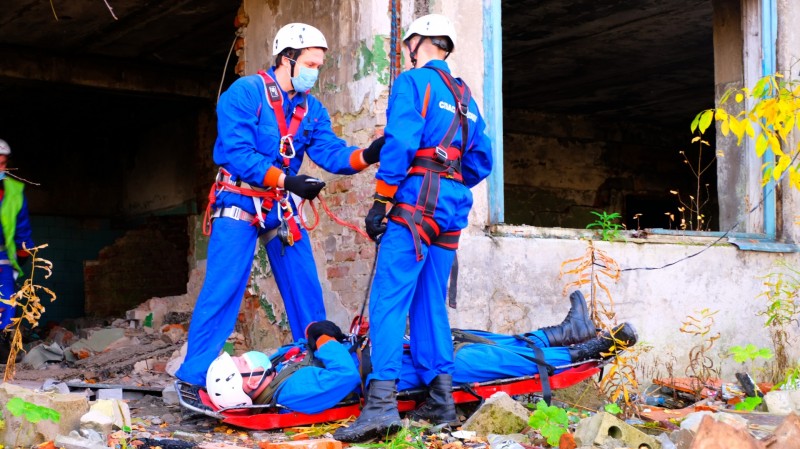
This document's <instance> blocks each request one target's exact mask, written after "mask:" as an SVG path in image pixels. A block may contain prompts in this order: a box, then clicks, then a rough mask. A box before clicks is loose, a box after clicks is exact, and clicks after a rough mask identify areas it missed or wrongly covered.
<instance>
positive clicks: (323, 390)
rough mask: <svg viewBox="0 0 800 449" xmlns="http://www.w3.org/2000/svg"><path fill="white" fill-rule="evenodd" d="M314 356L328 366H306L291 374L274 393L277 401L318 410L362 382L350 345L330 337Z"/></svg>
mask: <svg viewBox="0 0 800 449" xmlns="http://www.w3.org/2000/svg"><path fill="white" fill-rule="evenodd" d="M314 357H316V358H317V360H319V361H321V362H322V363H323V364H324V365H325V367H324V368H321V367H317V366H306V367H304V368H301V369H299V370H297V372H295V373H293V374H292V375H290V376H289V377H288V378H287V379H286V381H285V382H284V383H283V385H281V386H280V388H279V389H278V391H277V392H276V393H275V395H276V398H277V403H278V404H280V405H283V406H285V407H288V408H290V409H291V410H294V411H297V412H300V413H319V412H322V411H324V410H327V409H329V408H331V407H333V406H335V405H336V404H337V403H338V402H339V401H341V400H342V399H344V398H345V397H346V396H347V395H348V394H350V393H351V392H353V391H354V390H355V389H356V387H358V386H359V385H360V383H361V375H360V374H359V372H358V368H356V363H355V361H354V359H353V356H352V355H351V353H350V351H349V350H348V347H346V346H344V345H342V344H340V343H338V342H336V341H331V342H328V343H325V344H324V345H322V346H321V347H320V348H319V349H317V351H316V352H314ZM280 367H281V365H278V367H277V368H280Z"/></svg>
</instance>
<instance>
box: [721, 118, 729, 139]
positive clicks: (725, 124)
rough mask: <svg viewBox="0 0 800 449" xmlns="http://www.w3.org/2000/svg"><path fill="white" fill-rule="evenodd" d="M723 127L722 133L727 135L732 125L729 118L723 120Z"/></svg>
mask: <svg viewBox="0 0 800 449" xmlns="http://www.w3.org/2000/svg"><path fill="white" fill-rule="evenodd" d="M721 128H722V135H723V136H727V135H728V133H729V132H730V131H731V125H730V124H729V123H728V120H723V121H722V126H721Z"/></svg>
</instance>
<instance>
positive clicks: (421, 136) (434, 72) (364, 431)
mask: <svg viewBox="0 0 800 449" xmlns="http://www.w3.org/2000/svg"><path fill="white" fill-rule="evenodd" d="M403 41H404V44H405V46H404V48H403V51H404V54H405V60H406V62H407V65H408V64H409V63H410V65H411V67H414V69H413V70H408V71H406V72H404V73H403V74H401V75H400V76H399V77H397V80H396V81H395V83H394V85H393V87H392V92H391V96H390V98H389V106H388V110H387V124H386V128H385V130H384V134H385V136H386V144H385V146H384V148H383V150H382V152H381V153H382V154H381V165H380V168H379V169H378V172H377V174H376V178H377V182H376V189H375V190H376V194H375V197H374V198H375V201H374V204H373V206H372V208H371V209H370V211H369V213H368V215H367V218H366V230H367V233H368V234H369V235H370V236H371V237H372V238H373V239H375V240H377V239H380V247H379V253H378V259H377V267H376V270H375V278H374V280H373V284H372V289H371V295H370V298H369V315H370V320H371V322H372V324H373V325H372V327H371V328H370V339H371V341H372V348H373V349H374V350H373V351H372V355H371V358H372V373H371V374H370V375H369V377H368V381H369V384H368V387H367V395H366V400H365V405H364V408H363V409H362V412H361V415H360V416H359V418H358V419H357V420H356V422H355V423H353V424H352V425H350V426H349V427H348V428H340V429H338V430H337V432H336V434H335V435H334V436H335V437H336V438H337V439H340V440H342V441H346V442H355V441H363V440H365V439H369V438H372V437H376V436H379V435H386V434H387V433H389V432H392V431H395V430H397V429H399V428H400V426H401V420H400V416H399V414H398V411H397V401H396V398H395V392H396V386H395V384H396V382H397V379H398V378H399V377H400V369H401V365H402V353H403V349H402V345H401V344H400V341H401V337H402V335H403V333H404V330H405V324H406V317H408V319H409V324H410V335H411V340H412V341H413V344H412V345H411V355H412V358H413V361H414V366H415V368H416V369H417V371H418V372H419V375H420V377H421V378H422V379H423V380H424V381H425V383H426V384H427V385H428V386H429V387H430V388H431V389H436V390H437V391H450V388H451V382H452V373H453V343H452V341H451V339H450V324H449V323H448V321H447V312H446V309H445V296H446V290H447V286H446V282H447V280H448V276H449V273H450V268H451V266H452V264H453V259H454V255H455V252H454V250H455V249H456V248H457V246H458V237H459V235H460V232H461V229H463V228H465V227H466V226H467V217H468V214H469V211H470V209H471V207H472V192H471V191H470V188H471V187H473V186H475V185H476V184H478V183H479V182H480V181H481V180H483V179H484V178H486V176H488V174H489V172H490V171H491V168H492V155H491V143H490V141H489V138H488V136H487V135H486V134H485V132H484V131H485V127H486V125H485V123H484V121H483V118H482V117H481V114H480V111H479V109H478V105H477V103H475V101H473V100H472V99H471V94H470V92H469V88H468V87H467V86H466V84H465V83H463V81H460V80H455V79H454V78H453V77H452V76H451V75H450V70H449V68H448V65H447V63H446V62H445V61H444V59H445V58H447V56H448V55H449V54H450V52H452V51H453V49H454V47H455V41H456V36H455V28H454V27H453V25H452V23H451V22H450V20H449V19H447V18H446V17H444V16H441V15H438V14H431V15H427V16H424V17H421V18H419V19H417V20H415V21H414V22H413V23H412V24H411V25H410V26H409V28H408V31H407V32H406V34H405V36H404V39H403ZM392 203H393V204H394V206H393V207H392V209H391V212H390V213H389V220H388V222H387V223H386V224H384V219H385V218H386V215H387V213H386V212H387V207H388V206H389V205H390V204H392ZM381 234H382V236H381ZM447 396H449V395H447ZM429 400H430V398H429ZM439 408H446V409H447V411H440V410H438V409H437V415H439V416H437V417H436V421H437V422H448V423H449V422H455V421H456V420H457V415H456V412H455V406H454V405H453V403H452V398H450V402H449V404H443V405H442V407H439Z"/></svg>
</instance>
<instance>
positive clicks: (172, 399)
mask: <svg viewBox="0 0 800 449" xmlns="http://www.w3.org/2000/svg"><path fill="white" fill-rule="evenodd" d="M161 400H162V401H164V403H165V404H168V405H178V404H179V401H178V392H177V391H176V390H175V384H169V385H167V386H166V387H164V389H163V390H161Z"/></svg>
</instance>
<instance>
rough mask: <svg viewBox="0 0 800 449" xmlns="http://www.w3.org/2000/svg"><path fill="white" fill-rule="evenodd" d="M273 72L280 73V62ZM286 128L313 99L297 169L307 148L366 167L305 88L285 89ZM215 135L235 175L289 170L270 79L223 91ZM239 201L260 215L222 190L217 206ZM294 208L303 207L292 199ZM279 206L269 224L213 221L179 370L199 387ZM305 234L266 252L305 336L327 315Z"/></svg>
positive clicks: (297, 329)
mask: <svg viewBox="0 0 800 449" xmlns="http://www.w3.org/2000/svg"><path fill="white" fill-rule="evenodd" d="M268 74H269V75H270V76H272V78H273V79H275V72H274V68H272V69H270V70H269V71H268ZM281 92H282V94H283V101H284V103H283V104H284V115H285V117H286V122H287V127H288V126H289V123H290V121H291V115H292V111H293V110H294V108H295V106H296V105H298V104H299V103H301V102H302V99H303V97H304V96H307V98H308V106H307V108H308V110H307V112H306V115H305V118H304V119H303V121H302V124H301V125H300V128H299V129H298V131H297V133H296V135H295V137H294V148H295V151H296V156H295V157H294V158H293V159H291V162H290V170H289V171H290V172H289V173H287V175H296V174H297V172H298V170H299V169H300V165H301V164H302V162H303V157H304V155H305V154H308V156H309V157H311V159H312V160H313V161H314V162H316V163H317V164H318V165H319V166H320V167H322V168H323V169H325V170H327V171H329V172H332V173H337V174H353V173H356V172H357V171H359V170H360V169H363V168H364V167H354V166H353V165H351V156H353V154H354V152H355V151H360V150H359V149H358V148H357V147H350V146H348V145H347V144H346V143H345V142H344V140H342V139H340V138H338V137H337V136H336V135H335V134H334V132H333V130H332V129H331V121H330V116H329V115H328V111H327V110H326V109H325V107H324V106H323V105H322V103H320V102H319V101H318V100H317V99H316V98H314V97H313V96H311V95H307V94H299V93H298V94H296V95H295V96H294V98H292V99H290V98H289V94H288V93H287V92H284V91H283V90H282V89H281ZM217 129H218V135H217V141H216V144H215V146H214V162H216V163H217V164H218V165H220V166H221V167H222V168H224V169H225V170H227V171H228V172H229V173H231V175H232V177H233V179H234V180H241V181H244V182H246V183H249V184H251V185H255V186H262V187H263V186H264V183H265V180H266V174H267V172H268V170H269V169H270V167H277V168H283V158H282V157H281V156H280V154H279V142H280V138H281V134H280V131H279V129H278V124H277V121H276V118H275V114H274V112H273V111H272V109H271V108H270V104H269V102H268V100H267V97H266V94H265V84H264V81H263V79H262V78H261V77H260V76H259V75H251V76H246V77H243V78H240V79H238V80H236V81H235V82H234V83H233V84H232V85H231V87H230V88H229V89H228V90H227V91H226V92H225V93H224V94H222V96H221V98H220V101H219V104H218V105H217ZM231 206H237V207H239V208H241V209H242V210H244V211H246V212H248V213H250V214H255V213H256V210H255V206H254V204H253V200H252V198H250V197H247V196H244V195H241V194H238V193H234V192H230V191H222V192H219V193H218V195H217V197H216V202H215V203H214V204H213V205H212V207H213V208H215V209H217V208H225V207H231ZM292 207H293V209H294V211H295V214H296V211H297V208H296V207H295V206H294V204H292ZM279 210H280V207H279V206H278V205H277V204H276V205H275V206H274V207H273V208H272V210H271V212H270V213H269V214H268V215H267V217H266V219H265V228H261V227H260V226H258V224H256V225H255V226H254V225H251V224H250V223H248V222H246V221H243V220H236V219H233V218H226V217H222V218H217V219H215V220H214V223H213V227H212V233H211V239H210V241H209V244H208V264H207V268H206V278H205V281H204V283H203V288H202V290H201V292H200V296H199V297H198V298H197V303H196V305H195V307H194V312H193V315H192V321H191V325H190V327H189V338H188V340H189V341H188V344H189V346H188V350H187V354H186V359H185V361H184V362H183V364H182V365H181V367H180V369H179V370H178V372H177V373H176V376H177V377H178V378H179V379H181V380H183V381H185V382H190V383H192V384H196V385H205V383H206V381H205V377H206V370H207V369H208V366H209V365H210V364H211V362H212V361H213V360H214V359H215V358H216V357H217V355H219V352H220V350H221V349H222V346H223V345H224V343H225V340H226V339H227V337H228V336H229V335H230V334H231V332H233V329H234V325H235V324H236V319H237V316H238V313H239V307H240V305H241V301H242V297H243V295H244V290H245V287H246V286H247V280H248V277H249V276H250V269H251V266H252V263H253V255H254V252H255V248H256V240H257V237H258V236H259V235H261V234H263V233H265V232H267V231H269V230H271V229H275V228H276V227H278V225H279V224H280V221H279V219H278V215H277V214H278V211H279ZM301 233H302V238H301V239H300V240H296V241H295V243H294V245H292V246H286V247H283V244H282V242H281V241H280V239H277V238H273V239H272V240H270V241H269V242H268V243H267V244H266V252H267V256H268V258H269V263H270V267H271V269H272V273H273V275H274V277H275V281H276V283H277V285H278V289H279V290H280V293H281V297H282V298H283V303H284V306H285V307H286V316H287V319H288V321H289V326H290V328H291V330H292V337H293V338H294V339H295V340H297V339H299V338H302V336H303V333H304V331H305V328H306V326H307V325H308V324H309V323H311V322H313V321H319V320H324V319H325V306H324V304H323V299H322V288H321V286H320V283H319V278H318V277H317V268H316V265H315V264H314V258H313V253H312V251H311V245H310V243H309V238H308V234H307V233H306V232H305V230H304V229H301Z"/></svg>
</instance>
